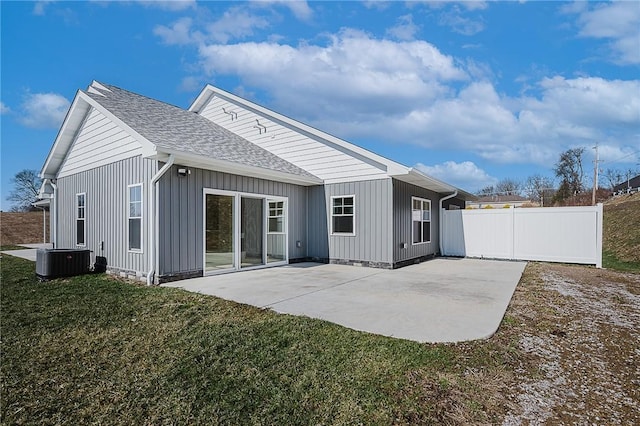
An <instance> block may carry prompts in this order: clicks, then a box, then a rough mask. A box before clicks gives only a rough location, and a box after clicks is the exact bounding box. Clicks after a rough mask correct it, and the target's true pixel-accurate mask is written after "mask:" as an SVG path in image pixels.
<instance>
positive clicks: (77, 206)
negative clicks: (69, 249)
mask: <svg viewBox="0 0 640 426" xmlns="http://www.w3.org/2000/svg"><path fill="white" fill-rule="evenodd" d="M80 195H82V196H83V198H84V206H82V208H83V209H84V217H83V218H80V217H78V209H79V208H80V206H79V205H78V196H80ZM75 211H76V214H75V217H76V223H75V224H74V225H75V232H74V234H75V237H76V240H75V243H76V246H78V247H86V246H87V193H86V192H78V193H77V194H76V202H75ZM79 220H81V221H82V225H83V228H84V232H83V236H84V241H83V242H82V244H78V221H79Z"/></svg>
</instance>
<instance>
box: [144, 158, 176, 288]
mask: <svg viewBox="0 0 640 426" xmlns="http://www.w3.org/2000/svg"><path fill="white" fill-rule="evenodd" d="M174 161H175V157H174V156H173V154H171V155H169V159H168V160H167V162H166V163H165V165H164V166H162V168H161V169H160V170H158V171H157V172H156V174H155V175H153V177H152V178H151V187H150V188H149V189H150V191H149V192H150V194H149V200H150V201H151V202H150V203H149V218H150V219H151V220H150V221H149V272H147V285H152V284H153V277H154V275H155V268H156V267H157V265H155V261H156V254H157V250H156V241H155V237H156V235H157V234H158V228H159V227H158V217H157V214H156V213H157V212H158V203H159V201H158V199H159V197H158V190H157V188H156V185H157V184H158V181H159V180H160V178H161V177H162V176H163V175H164V174H165V173H166V172H167V170H169V169H170V168H171V166H173V162H174Z"/></svg>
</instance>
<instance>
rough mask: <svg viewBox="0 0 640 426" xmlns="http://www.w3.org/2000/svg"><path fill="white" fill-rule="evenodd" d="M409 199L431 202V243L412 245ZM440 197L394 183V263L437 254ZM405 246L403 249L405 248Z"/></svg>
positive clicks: (415, 187)
mask: <svg viewBox="0 0 640 426" xmlns="http://www.w3.org/2000/svg"><path fill="white" fill-rule="evenodd" d="M411 197H419V198H423V199H426V200H431V242H429V243H421V244H413V243H412V241H413V237H412V227H413V223H412V218H411V214H412V212H411V210H412V202H411ZM439 201H440V196H439V195H438V194H437V193H435V192H433V191H429V190H428V189H425V188H421V187H419V186H416V185H411V184H409V183H406V182H401V181H399V180H397V179H393V244H392V246H393V263H394V266H399V265H397V264H398V263H400V264H402V262H406V261H410V260H412V259H421V258H426V257H430V256H435V255H436V254H437V253H438V252H439V251H440V249H439V244H438V242H439V241H438V234H439V232H438V220H439V218H440V214H439V211H438V209H439V208H440V206H439ZM403 244H406V248H404V245H403Z"/></svg>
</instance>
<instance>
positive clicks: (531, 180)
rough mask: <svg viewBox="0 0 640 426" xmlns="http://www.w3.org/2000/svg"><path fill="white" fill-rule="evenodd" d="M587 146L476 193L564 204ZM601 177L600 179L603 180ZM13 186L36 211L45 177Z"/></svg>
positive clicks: (573, 191) (616, 172)
mask: <svg viewBox="0 0 640 426" xmlns="http://www.w3.org/2000/svg"><path fill="white" fill-rule="evenodd" d="M584 152H585V149H584V148H573V149H568V150H566V151H564V152H563V153H561V154H560V157H559V159H558V162H557V163H556V164H555V167H554V168H553V172H554V174H555V177H556V178H558V179H559V181H558V183H559V184H558V186H557V187H556V185H555V182H554V179H552V178H550V177H548V176H543V175H541V174H538V173H536V174H534V175H531V176H529V177H528V178H527V179H526V180H524V181H519V180H517V179H511V178H506V179H502V180H501V181H499V182H498V183H497V184H495V185H489V186H486V187H484V188H482V189H481V190H479V191H478V192H477V193H476V195H478V196H480V197H483V196H489V195H519V196H526V197H527V198H528V199H529V200H531V201H533V202H536V203H541V204H542V205H545V206H548V205H554V204H557V203H562V202H563V201H565V200H566V199H568V198H570V197H572V196H575V195H577V194H580V193H582V192H584V191H585V190H587V189H588V188H586V186H585V184H584V180H585V171H584V167H583V156H584ZM636 174H638V171H637V170H635V171H634V170H631V169H629V170H620V169H612V168H608V169H606V170H604V171H603V172H602V173H601V174H600V179H601V180H602V183H604V185H601V183H600V182H599V185H600V186H602V187H604V188H607V189H610V190H613V187H614V186H616V185H618V184H620V183H622V182H624V181H625V180H626V179H628V178H629V176H635V175H636ZM600 179H599V180H600ZM11 184H12V186H13V189H12V190H11V192H10V193H9V196H8V197H7V200H8V201H11V202H12V205H11V211H15V212H21V211H31V210H35V208H34V207H33V205H32V204H33V203H34V202H35V201H37V199H38V191H39V190H40V185H41V184H42V180H41V179H40V178H39V177H38V173H37V172H36V171H35V170H28V169H25V170H22V171H20V172H18V173H16V175H15V176H14V177H13V178H12V179H11Z"/></svg>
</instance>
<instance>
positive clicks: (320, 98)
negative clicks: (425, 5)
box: [200, 30, 467, 119]
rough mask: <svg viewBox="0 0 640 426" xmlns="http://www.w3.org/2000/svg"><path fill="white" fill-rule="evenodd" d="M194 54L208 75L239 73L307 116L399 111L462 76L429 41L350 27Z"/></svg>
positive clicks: (215, 46)
mask: <svg viewBox="0 0 640 426" xmlns="http://www.w3.org/2000/svg"><path fill="white" fill-rule="evenodd" d="M200 56H201V60H202V66H203V68H204V71H205V72H206V73H208V74H233V75H238V76H239V77H241V78H242V79H243V80H245V81H246V82H247V83H248V84H250V85H253V86H254V87H260V88H261V89H263V90H267V91H269V92H271V93H272V95H273V96H274V98H275V100H276V102H277V103H279V104H281V105H295V106H296V108H297V111H298V116H300V114H303V115H305V116H309V117H310V116H311V115H315V116H319V114H318V112H322V115H325V114H327V113H328V114H329V116H332V117H333V116H335V117H343V118H345V117H350V118H351V119H354V117H355V116H356V115H357V114H359V113H364V114H370V113H374V114H375V113H384V114H389V115H402V114H406V113H407V112H409V111H410V110H411V108H413V107H414V105H415V104H416V103H424V102H428V101H429V100H433V99H435V98H437V97H438V96H442V95H443V92H446V91H448V90H449V88H447V87H445V86H444V85H443V84H442V82H446V81H452V80H463V79H466V78H467V75H466V74H465V73H464V71H462V70H461V69H459V68H458V67H457V66H456V65H455V64H454V61H453V59H452V58H451V57H449V56H446V55H443V54H442V53H440V51H438V49H436V48H435V47H434V46H433V45H431V44H429V43H427V42H424V41H413V42H400V43H396V42H393V41H389V40H377V39H374V38H371V37H370V36H368V35H367V34H365V33H362V32H359V31H355V30H343V31H342V32H340V33H339V34H336V35H331V36H330V37H329V43H328V44H327V45H311V44H308V43H305V44H301V45H299V46H297V47H294V46H289V45H283V44H275V43H239V44H234V45H221V44H211V45H203V46H201V47H200ZM309 99H314V102H308V100H309ZM345 114H347V115H345ZM325 116H326V115H325Z"/></svg>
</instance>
